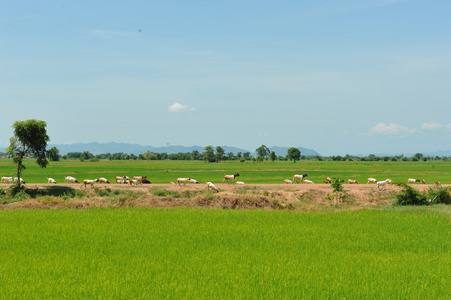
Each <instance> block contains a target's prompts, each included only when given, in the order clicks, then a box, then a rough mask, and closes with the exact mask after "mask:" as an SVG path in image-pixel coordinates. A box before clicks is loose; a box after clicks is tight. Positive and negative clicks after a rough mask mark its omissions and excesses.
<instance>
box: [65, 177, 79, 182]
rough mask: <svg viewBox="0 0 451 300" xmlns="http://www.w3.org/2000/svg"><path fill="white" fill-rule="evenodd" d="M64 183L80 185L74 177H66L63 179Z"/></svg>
mask: <svg viewBox="0 0 451 300" xmlns="http://www.w3.org/2000/svg"><path fill="white" fill-rule="evenodd" d="M64 181H65V182H66V183H80V182H78V180H77V179H75V177H72V176H67V177H66V178H64Z"/></svg>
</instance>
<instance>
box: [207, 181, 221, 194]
mask: <svg viewBox="0 0 451 300" xmlns="http://www.w3.org/2000/svg"><path fill="white" fill-rule="evenodd" d="M210 189H212V190H213V191H216V193H219V190H218V188H217V187H216V186H215V185H214V184H213V183H211V182H210V181H209V182H207V190H210Z"/></svg>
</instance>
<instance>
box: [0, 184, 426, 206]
mask: <svg viewBox="0 0 451 300" xmlns="http://www.w3.org/2000/svg"><path fill="white" fill-rule="evenodd" d="M216 186H217V188H218V189H219V193H214V192H212V191H210V192H207V191H206V185H205V184H186V185H182V186H178V185H176V184H145V185H139V186H132V187H130V186H128V185H124V184H95V187H96V189H91V188H89V187H88V188H86V189H85V188H82V187H81V185H80V184H27V188H28V189H31V190H38V189H51V190H52V189H55V190H56V189H66V190H67V191H72V192H73V191H76V190H82V191H85V196H84V195H81V196H80V195H78V197H67V196H66V197H53V196H42V197H36V198H33V199H29V200H24V201H20V202H14V203H6V204H1V205H0V209H21V208H25V209H26V208H31V209H33V208H87V207H124V206H126V207H128V206H133V207H201V208H222V209H224V208H229V209H292V210H301V211H321V210H324V209H327V208H328V207H331V206H333V199H334V195H333V189H332V188H331V186H330V185H329V184H246V185H237V184H235V185H233V184H217V185H216ZM8 187H9V185H7V184H1V185H0V188H2V189H7V188H8ZM343 187H344V189H345V194H344V195H343V197H342V200H343V201H342V203H340V207H341V208H346V209H359V208H362V207H370V206H381V205H390V204H391V203H392V202H393V201H394V200H395V197H396V194H397V192H398V191H399V190H400V188H399V187H396V186H387V187H385V188H383V189H378V188H377V186H376V185H375V184H344V185H343ZM413 187H415V188H416V189H418V190H421V191H423V190H427V189H429V188H431V187H432V186H431V185H423V184H415V185H413ZM156 189H157V190H159V191H160V193H158V194H157V193H155V190H156ZM102 190H104V191H114V190H117V191H120V193H111V194H109V195H107V196H104V195H103V196H102V195H101V193H99V192H98V191H102ZM162 191H163V192H162ZM128 192H134V193H133V194H127V193H128ZM135 194H137V196H134V195H135ZM111 195H113V196H111Z"/></svg>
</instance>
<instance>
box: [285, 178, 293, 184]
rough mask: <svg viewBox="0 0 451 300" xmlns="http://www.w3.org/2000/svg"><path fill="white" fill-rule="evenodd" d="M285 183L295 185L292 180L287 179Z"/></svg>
mask: <svg viewBox="0 0 451 300" xmlns="http://www.w3.org/2000/svg"><path fill="white" fill-rule="evenodd" d="M284 182H285V183H286V184H292V183H293V181H291V180H290V179H285V180H284Z"/></svg>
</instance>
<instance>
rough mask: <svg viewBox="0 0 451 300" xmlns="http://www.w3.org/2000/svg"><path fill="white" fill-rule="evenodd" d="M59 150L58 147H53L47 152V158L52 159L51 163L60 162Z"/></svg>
mask: <svg viewBox="0 0 451 300" xmlns="http://www.w3.org/2000/svg"><path fill="white" fill-rule="evenodd" d="M59 152H60V151H59V150H58V148H56V147H52V148H51V149H50V150H48V151H47V157H48V159H50V161H59V160H60V155H59Z"/></svg>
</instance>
